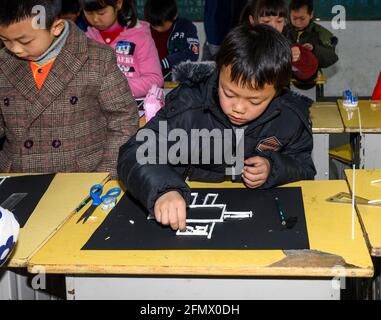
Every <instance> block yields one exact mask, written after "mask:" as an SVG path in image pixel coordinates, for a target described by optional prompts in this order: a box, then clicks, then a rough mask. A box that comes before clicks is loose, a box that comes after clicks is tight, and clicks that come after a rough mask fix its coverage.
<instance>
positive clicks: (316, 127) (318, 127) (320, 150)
mask: <svg viewBox="0 0 381 320" xmlns="http://www.w3.org/2000/svg"><path fill="white" fill-rule="evenodd" d="M310 112H311V121H312V132H313V138H314V150H313V152H312V159H313V161H314V164H315V167H316V171H317V174H316V177H315V179H316V180H328V179H329V140H330V135H331V134H338V133H343V132H344V125H343V122H342V120H341V116H340V112H339V109H338V107H337V105H336V103H332V102H316V103H314V104H313V105H312V107H311V109H310Z"/></svg>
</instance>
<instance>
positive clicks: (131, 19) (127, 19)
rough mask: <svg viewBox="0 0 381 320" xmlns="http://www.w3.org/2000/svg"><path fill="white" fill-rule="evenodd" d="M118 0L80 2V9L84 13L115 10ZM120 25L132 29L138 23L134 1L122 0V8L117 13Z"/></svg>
mask: <svg viewBox="0 0 381 320" xmlns="http://www.w3.org/2000/svg"><path fill="white" fill-rule="evenodd" d="M117 1H118V0H80V4H81V8H82V9H83V10H85V11H90V12H92V11H97V10H102V9H104V8H106V7H107V6H111V7H113V8H116V5H117ZM118 22H119V24H120V25H122V26H124V27H127V28H133V27H135V26H136V24H137V22H138V11H137V8H136V1H135V0H123V6H122V8H121V9H120V10H119V12H118Z"/></svg>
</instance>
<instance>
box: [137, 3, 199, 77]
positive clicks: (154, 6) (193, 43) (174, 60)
mask: <svg viewBox="0 0 381 320" xmlns="http://www.w3.org/2000/svg"><path fill="white" fill-rule="evenodd" d="M144 16H145V20H146V21H147V22H149V23H150V24H151V33H152V37H153V39H154V41H155V44H156V48H157V50H158V52H159V57H160V61H161V67H162V70H163V75H164V76H165V75H168V74H169V73H170V72H171V71H172V68H173V67H174V66H176V65H178V64H179V63H181V62H184V61H188V60H190V61H197V60H198V57H199V49H200V42H199V40H198V35H197V29H196V26H195V25H194V24H193V23H192V22H191V21H189V20H187V19H185V18H181V17H179V16H178V9H177V3H176V0H148V1H147V2H146V4H145V7H144Z"/></svg>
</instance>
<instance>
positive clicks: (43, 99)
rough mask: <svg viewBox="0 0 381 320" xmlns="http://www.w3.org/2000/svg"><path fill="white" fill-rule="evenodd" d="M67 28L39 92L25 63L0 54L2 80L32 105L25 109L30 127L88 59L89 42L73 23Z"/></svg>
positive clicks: (9, 54)
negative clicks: (62, 43)
mask: <svg viewBox="0 0 381 320" xmlns="http://www.w3.org/2000/svg"><path fill="white" fill-rule="evenodd" d="M69 28H70V30H69V36H68V38H67V40H66V44H65V46H64V47H63V48H62V51H61V53H60V54H59V55H58V57H57V59H56V60H55V62H54V65H53V68H52V69H51V70H50V72H49V75H48V78H47V79H46V81H45V83H44V86H43V87H42V89H41V90H38V88H37V86H36V83H35V80H34V78H33V75H32V71H31V68H30V66H29V62H28V61H24V60H21V59H19V58H17V57H15V56H14V55H13V54H11V53H10V52H9V51H6V50H2V51H1V53H0V68H1V70H2V71H3V73H4V75H5V77H6V78H7V79H8V80H9V82H10V83H12V85H13V86H14V87H15V88H16V89H17V90H18V91H19V92H20V94H21V95H22V96H24V97H25V98H26V99H27V100H28V101H29V102H30V103H31V104H32V107H31V108H28V112H29V120H30V122H31V123H32V122H33V121H34V120H35V119H37V118H38V117H39V115H40V114H41V113H42V112H43V111H44V110H45V109H46V108H47V107H48V106H49V105H50V104H51V103H52V102H53V101H54V100H55V99H56V98H57V97H58V96H59V95H60V94H61V93H62V92H63V91H64V90H65V89H66V87H67V84H68V83H69V82H70V81H71V80H72V79H73V77H74V76H75V75H76V74H77V73H78V72H79V70H80V69H81V68H82V66H83V65H84V63H85V62H86V61H87V59H88V54H87V41H88V40H87V38H86V36H85V34H83V33H82V32H80V30H79V29H78V28H77V27H76V25H75V24H74V23H72V22H70V24H69Z"/></svg>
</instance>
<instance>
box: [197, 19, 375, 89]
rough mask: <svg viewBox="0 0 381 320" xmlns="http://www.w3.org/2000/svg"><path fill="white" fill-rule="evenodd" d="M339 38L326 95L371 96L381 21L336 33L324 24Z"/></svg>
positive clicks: (200, 28) (356, 23)
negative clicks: (347, 92) (350, 92)
mask: <svg viewBox="0 0 381 320" xmlns="http://www.w3.org/2000/svg"><path fill="white" fill-rule="evenodd" d="M320 24H322V25H323V26H324V27H326V28H328V29H329V30H330V31H331V32H333V33H334V34H335V35H336V36H337V37H338V38H339V45H338V47H337V53H338V55H339V58H340V61H339V62H338V63H337V64H336V65H334V66H333V67H331V68H328V69H325V71H324V73H325V75H326V76H327V78H328V83H327V86H326V88H325V95H326V96H340V95H341V92H342V91H343V90H345V89H346V88H352V89H353V90H357V91H358V93H359V95H361V96H370V95H371V94H372V91H373V88H374V85H375V83H376V81H377V77H378V74H379V72H380V71H381V22H380V21H348V22H347V26H346V27H347V28H346V30H337V31H336V30H332V27H331V22H328V21H322V22H320ZM196 26H197V29H198V34H199V37H200V40H201V45H202V44H203V43H204V41H205V31H204V26H203V23H202V22H197V23H196Z"/></svg>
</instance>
